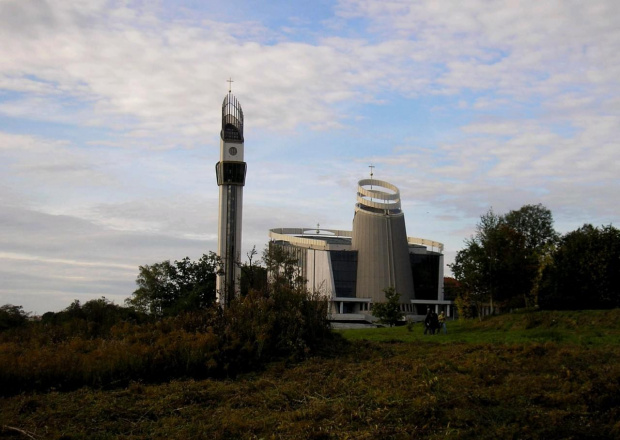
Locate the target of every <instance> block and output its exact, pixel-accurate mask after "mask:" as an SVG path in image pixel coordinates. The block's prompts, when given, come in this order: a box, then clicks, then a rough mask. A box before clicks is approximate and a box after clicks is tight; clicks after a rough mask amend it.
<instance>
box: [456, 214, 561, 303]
mask: <svg viewBox="0 0 620 440" xmlns="http://www.w3.org/2000/svg"><path fill="white" fill-rule="evenodd" d="M556 241H557V233H556V232H555V230H554V229H553V217H552V215H551V211H549V210H548V209H547V208H545V207H544V206H542V205H540V204H539V205H525V206H523V207H522V208H521V209H519V210H517V211H510V212H509V213H508V214H506V215H504V216H499V215H497V214H495V213H494V212H493V210H489V211H488V212H487V213H486V214H484V215H483V216H482V217H481V218H480V222H479V223H478V224H477V226H476V234H475V235H474V236H473V237H471V238H470V239H468V240H466V241H465V244H466V247H465V249H463V250H461V251H459V252H458V253H457V255H456V258H455V261H454V263H453V264H452V265H451V266H450V267H451V269H452V271H453V273H454V276H455V278H456V280H457V281H459V282H460V283H461V289H460V292H461V298H460V304H461V305H462V307H463V309H464V310H463V311H466V310H465V309H466V308H467V307H472V306H473V307H474V308H475V309H476V310H477V312H478V313H480V312H481V307H483V306H489V307H490V308H491V310H493V309H494V307H495V306H497V305H500V306H503V307H508V308H513V307H530V306H533V305H534V304H535V303H536V297H535V294H536V292H537V291H538V286H537V282H538V280H539V278H540V277H539V272H540V271H539V268H540V265H541V264H543V261H544V259H545V256H546V255H548V253H549V249H551V248H552V246H553V244H554V243H555V242H556ZM465 298H466V299H467V300H466V301H465ZM466 303H468V304H469V305H468V304H466Z"/></svg>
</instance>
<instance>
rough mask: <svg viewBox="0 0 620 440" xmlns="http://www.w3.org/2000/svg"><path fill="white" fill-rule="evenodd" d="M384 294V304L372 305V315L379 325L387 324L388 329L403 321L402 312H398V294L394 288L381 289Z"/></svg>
mask: <svg viewBox="0 0 620 440" xmlns="http://www.w3.org/2000/svg"><path fill="white" fill-rule="evenodd" d="M383 292H384V293H385V302H384V303H376V304H373V307H372V314H373V316H374V317H376V318H379V322H380V323H381V324H387V325H389V326H390V327H392V326H393V325H395V324H396V323H397V322H399V321H400V320H402V319H403V316H404V315H403V312H401V310H400V303H399V302H398V301H399V300H400V293H398V292H396V289H394V287H388V288H386V289H383Z"/></svg>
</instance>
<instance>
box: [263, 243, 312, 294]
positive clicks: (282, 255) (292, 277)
mask: <svg viewBox="0 0 620 440" xmlns="http://www.w3.org/2000/svg"><path fill="white" fill-rule="evenodd" d="M263 262H264V263H265V266H266V267H267V273H268V274H269V277H270V280H271V283H284V284H287V285H288V286H290V287H295V286H298V287H299V286H304V285H305V282H304V280H303V277H302V276H301V268H300V267H299V259H298V258H297V257H296V256H295V255H294V253H293V251H291V250H289V249H286V248H285V247H284V246H281V245H279V244H276V243H271V242H270V243H269V245H268V246H267V247H265V249H264V250H263Z"/></svg>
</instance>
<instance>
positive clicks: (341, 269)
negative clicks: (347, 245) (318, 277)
mask: <svg viewBox="0 0 620 440" xmlns="http://www.w3.org/2000/svg"><path fill="white" fill-rule="evenodd" d="M329 257H330V259H331V263H332V272H333V274H334V287H335V289H336V296H338V297H342V298H355V286H356V282H357V251H329Z"/></svg>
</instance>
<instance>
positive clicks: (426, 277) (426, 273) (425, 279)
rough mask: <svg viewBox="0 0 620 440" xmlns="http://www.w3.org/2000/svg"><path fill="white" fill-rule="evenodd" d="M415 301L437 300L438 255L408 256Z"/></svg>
mask: <svg viewBox="0 0 620 440" xmlns="http://www.w3.org/2000/svg"><path fill="white" fill-rule="evenodd" d="M409 261H410V262H411V271H412V272H413V289H414V296H415V299H431V300H437V299H438V292H439V263H440V255H435V254H409Z"/></svg>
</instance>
